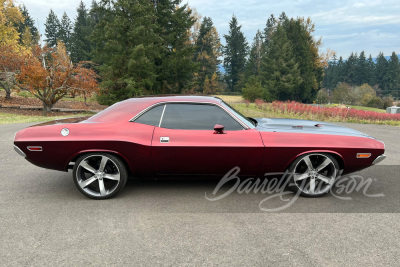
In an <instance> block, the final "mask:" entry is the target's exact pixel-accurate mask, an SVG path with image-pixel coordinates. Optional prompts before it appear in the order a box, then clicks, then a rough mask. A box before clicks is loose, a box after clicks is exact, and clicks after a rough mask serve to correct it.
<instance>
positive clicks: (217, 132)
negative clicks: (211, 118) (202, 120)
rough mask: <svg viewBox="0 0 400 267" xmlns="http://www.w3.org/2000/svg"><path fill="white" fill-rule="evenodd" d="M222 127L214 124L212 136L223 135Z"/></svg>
mask: <svg viewBox="0 0 400 267" xmlns="http://www.w3.org/2000/svg"><path fill="white" fill-rule="evenodd" d="M224 128H225V126H224V125H220V124H215V126H214V134H224V133H225V132H224Z"/></svg>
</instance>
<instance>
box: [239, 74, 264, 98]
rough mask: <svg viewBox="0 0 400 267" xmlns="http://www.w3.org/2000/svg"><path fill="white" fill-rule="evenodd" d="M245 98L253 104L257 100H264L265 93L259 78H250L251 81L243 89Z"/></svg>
mask: <svg viewBox="0 0 400 267" xmlns="http://www.w3.org/2000/svg"><path fill="white" fill-rule="evenodd" d="M243 98H244V99H246V100H249V101H251V102H254V100H256V99H263V98H264V92H263V89H262V86H261V82H260V81H259V80H258V77H256V76H254V75H253V76H250V77H249V81H248V82H247V83H246V85H245V87H244V88H243Z"/></svg>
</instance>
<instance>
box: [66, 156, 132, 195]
mask: <svg viewBox="0 0 400 267" xmlns="http://www.w3.org/2000/svg"><path fill="white" fill-rule="evenodd" d="M127 177H128V174H127V170H126V167H125V165H124V163H123V162H122V161H121V160H120V159H119V158H117V157H115V156H113V155H110V154H108V153H91V154H85V155H82V156H81V157H79V158H78V160H77V161H76V163H75V166H74V169H73V179H74V183H75V185H76V187H77V188H78V189H79V191H80V192H81V193H82V194H84V195H85V196H87V197H90V198H93V199H106V198H110V197H113V196H115V195H116V194H117V193H118V192H119V191H121V189H122V188H123V187H124V186H125V184H126V181H127Z"/></svg>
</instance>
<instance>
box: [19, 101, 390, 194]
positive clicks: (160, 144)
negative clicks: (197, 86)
mask: <svg viewBox="0 0 400 267" xmlns="http://www.w3.org/2000/svg"><path fill="white" fill-rule="evenodd" d="M14 145H15V146H14V148H15V150H16V151H17V152H18V153H19V154H20V155H22V156H23V157H25V158H26V159H27V160H28V161H29V162H31V163H33V164H35V165H37V166H40V167H44V168H48V169H54V170H59V171H68V169H71V168H72V169H73V180H74V182H75V184H76V186H77V188H78V189H79V190H80V191H81V192H82V193H83V194H84V195H86V196H88V197H91V198H95V199H104V198H109V197H112V196H114V195H115V194H117V193H118V192H119V191H120V190H121V189H122V188H123V187H124V185H125V183H126V181H127V179H128V177H168V176H184V177H189V176H197V177H204V176H207V177H212V176H216V177H218V178H222V177H223V176H224V175H225V174H226V173H227V172H228V171H229V170H231V169H232V168H233V167H235V166H238V167H240V174H241V175H242V176H251V177H263V176H264V174H265V173H271V172H274V173H275V172H285V171H286V170H289V171H290V172H291V173H293V174H294V175H293V176H292V182H293V185H294V186H293V187H292V188H293V189H294V191H298V192H299V193H301V194H302V195H303V196H312V197H315V196H321V195H323V194H325V193H327V192H328V191H329V189H330V188H331V187H332V185H333V183H334V180H335V178H336V177H337V176H338V175H339V174H340V173H342V172H343V173H350V172H354V171H358V170H361V169H364V168H366V167H369V166H371V165H373V164H376V163H378V162H380V161H382V160H383V159H384V158H385V155H384V154H383V153H384V150H385V146H384V143H383V142H380V141H378V140H376V139H374V138H372V137H370V136H368V135H366V134H363V133H361V132H358V131H355V130H352V129H349V128H345V127H340V126H336V125H332V124H327V123H323V122H314V121H302V120H290V119H267V118H261V119H260V118H257V119H254V118H247V117H245V116H243V115H242V114H240V113H239V112H237V111H235V110H234V109H233V108H232V107H230V106H229V105H228V104H226V103H225V102H224V101H222V100H221V99H219V98H216V97H201V96H169V97H145V98H133V99H129V100H125V101H122V102H119V103H117V104H115V105H113V106H111V107H109V108H107V109H106V110H104V111H102V112H100V113H98V114H96V115H94V116H92V117H90V118H84V119H69V120H68V119H67V120H59V121H55V122H50V123H44V124H39V125H35V126H34V127H29V128H26V129H24V130H22V131H20V132H18V133H17V134H16V136H15V141H14Z"/></svg>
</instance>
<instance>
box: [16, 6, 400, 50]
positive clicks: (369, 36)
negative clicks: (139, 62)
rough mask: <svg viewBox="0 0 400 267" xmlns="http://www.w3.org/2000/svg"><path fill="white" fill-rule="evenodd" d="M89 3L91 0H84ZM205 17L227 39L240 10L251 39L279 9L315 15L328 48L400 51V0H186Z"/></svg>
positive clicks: (42, 11) (39, 11) (70, 10)
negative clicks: (231, 23) (234, 18)
mask: <svg viewBox="0 0 400 267" xmlns="http://www.w3.org/2000/svg"><path fill="white" fill-rule="evenodd" d="M19 2H20V3H24V4H25V5H26V6H27V8H28V10H29V12H30V14H31V16H32V17H33V18H35V19H38V21H39V27H40V32H41V33H42V34H44V26H43V23H44V22H45V20H46V16H47V14H48V12H49V10H50V8H52V9H53V10H54V11H55V12H56V14H57V15H58V16H59V17H60V18H61V16H62V14H63V12H64V11H66V12H67V14H68V16H69V17H70V19H71V20H74V18H75V17H76V8H77V6H78V4H79V2H80V0H56V1H50V0H23V1H19ZM83 2H84V3H85V4H86V5H87V6H88V7H89V6H90V3H91V0H84V1H83ZM183 2H188V3H189V5H190V6H191V7H195V8H196V9H197V11H198V12H199V13H200V14H201V15H202V16H203V17H204V16H207V17H211V18H212V20H213V22H214V24H215V26H216V28H217V30H218V33H219V34H220V37H221V41H222V42H223V43H224V38H223V35H224V34H227V33H228V31H229V20H230V19H231V17H232V15H233V14H235V16H236V17H237V19H238V21H239V23H240V24H241V25H242V30H243V32H244V34H245V36H246V38H247V40H248V42H249V43H251V42H252V41H253V38H254V36H255V33H256V31H257V29H260V30H262V29H263V28H264V27H265V23H266V21H267V19H268V17H269V16H270V14H271V13H273V14H274V15H275V16H279V14H280V13H281V12H282V11H285V12H286V14H287V16H288V17H310V18H311V19H312V21H313V22H314V23H315V29H316V31H315V33H314V35H315V37H316V38H319V37H322V41H323V46H322V50H325V49H327V48H330V49H332V50H334V51H335V52H336V53H337V55H338V56H343V57H345V58H347V57H348V55H349V54H350V53H351V52H352V51H354V52H360V51H362V50H364V51H365V52H366V53H367V55H368V54H372V56H373V57H376V56H377V54H378V53H379V52H380V51H382V52H383V53H384V54H385V55H386V56H389V55H390V54H391V53H392V52H393V51H396V52H397V54H399V53H400V38H399V37H400V0H385V1H382V0H374V1H356V0H347V1H346V0H330V1H323V0H322V1H316V0H313V1H312V0H292V1H289V0H273V1H270V0H183Z"/></svg>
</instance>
